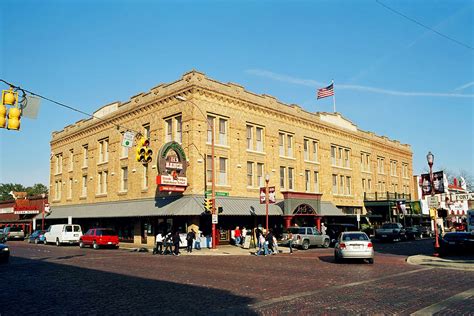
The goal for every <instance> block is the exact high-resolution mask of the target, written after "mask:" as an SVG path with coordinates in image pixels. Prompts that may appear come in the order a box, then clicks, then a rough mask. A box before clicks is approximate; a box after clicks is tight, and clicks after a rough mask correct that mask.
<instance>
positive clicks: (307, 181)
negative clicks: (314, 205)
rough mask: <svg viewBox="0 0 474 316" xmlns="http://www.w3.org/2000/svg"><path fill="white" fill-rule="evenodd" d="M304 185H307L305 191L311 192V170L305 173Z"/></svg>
mask: <svg viewBox="0 0 474 316" xmlns="http://www.w3.org/2000/svg"><path fill="white" fill-rule="evenodd" d="M304 183H305V191H306V192H309V191H311V172H310V171H309V170H305V171H304Z"/></svg>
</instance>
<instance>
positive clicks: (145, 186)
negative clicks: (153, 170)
mask: <svg viewBox="0 0 474 316" xmlns="http://www.w3.org/2000/svg"><path fill="white" fill-rule="evenodd" d="M146 189H148V165H143V178H142V190H146Z"/></svg>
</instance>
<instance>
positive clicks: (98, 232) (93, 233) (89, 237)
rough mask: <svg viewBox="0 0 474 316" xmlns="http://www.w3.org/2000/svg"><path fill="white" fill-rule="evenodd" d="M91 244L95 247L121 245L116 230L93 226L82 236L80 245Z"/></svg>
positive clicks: (115, 246)
mask: <svg viewBox="0 0 474 316" xmlns="http://www.w3.org/2000/svg"><path fill="white" fill-rule="evenodd" d="M85 246H91V247H92V248H94V249H99V248H100V247H114V248H118V247H119V238H118V235H117V233H116V232H115V230H113V229H110V228H91V229H89V230H88V231H87V233H85V234H84V235H82V236H81V238H80V240H79V247H81V248H84V247H85Z"/></svg>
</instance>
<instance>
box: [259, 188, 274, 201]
mask: <svg viewBox="0 0 474 316" xmlns="http://www.w3.org/2000/svg"><path fill="white" fill-rule="evenodd" d="M265 198H266V193H265V188H260V204H265ZM268 203H270V204H273V203H276V197H275V187H268Z"/></svg>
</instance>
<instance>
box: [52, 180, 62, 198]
mask: <svg viewBox="0 0 474 316" xmlns="http://www.w3.org/2000/svg"><path fill="white" fill-rule="evenodd" d="M62 184H63V183H62V181H61V180H56V181H55V182H54V188H55V190H54V191H55V192H54V193H55V194H54V199H55V200H57V201H59V200H61V190H62Z"/></svg>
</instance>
